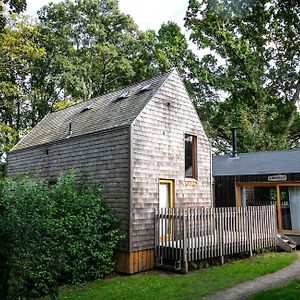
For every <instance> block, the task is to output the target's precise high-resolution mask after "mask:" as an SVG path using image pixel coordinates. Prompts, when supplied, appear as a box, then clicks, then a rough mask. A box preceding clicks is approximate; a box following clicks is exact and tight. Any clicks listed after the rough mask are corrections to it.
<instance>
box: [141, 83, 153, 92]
mask: <svg viewBox="0 0 300 300" xmlns="http://www.w3.org/2000/svg"><path fill="white" fill-rule="evenodd" d="M151 85H152V83H148V84H146V85H144V86H142V87H141V88H140V90H139V92H140V93H141V92H146V91H149V90H150V88H151Z"/></svg>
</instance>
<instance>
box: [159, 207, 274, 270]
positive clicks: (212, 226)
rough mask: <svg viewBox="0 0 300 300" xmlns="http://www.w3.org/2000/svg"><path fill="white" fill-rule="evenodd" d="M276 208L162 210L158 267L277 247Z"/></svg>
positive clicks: (181, 266) (182, 266)
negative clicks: (170, 263) (164, 264)
mask: <svg viewBox="0 0 300 300" xmlns="http://www.w3.org/2000/svg"><path fill="white" fill-rule="evenodd" d="M276 228H277V227H276V208H275V206H274V205H272V206H256V207H245V208H243V207H229V208H196V209H176V208H175V209H174V208H173V209H161V211H156V212H155V256H156V263H157V264H158V265H160V264H163V263H164V262H165V261H166V260H171V261H174V264H175V268H176V269H181V270H183V271H184V272H187V271H188V262H190V261H197V260H203V259H209V258H217V257H220V258H221V259H223V257H224V256H225V255H232V254H237V253H243V252H249V253H250V255H251V254H252V251H254V250H258V249H261V248H267V247H274V246H275V243H276V234H277V229H276Z"/></svg>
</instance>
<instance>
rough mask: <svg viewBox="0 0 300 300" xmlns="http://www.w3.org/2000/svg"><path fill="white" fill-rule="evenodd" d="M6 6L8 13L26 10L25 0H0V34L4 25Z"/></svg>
mask: <svg viewBox="0 0 300 300" xmlns="http://www.w3.org/2000/svg"><path fill="white" fill-rule="evenodd" d="M6 6H8V12H9V13H20V12H22V11H24V10H25V9H26V0H0V33H1V32H2V30H3V28H4V27H5V24H6V18H5V16H4V11H5V7H6Z"/></svg>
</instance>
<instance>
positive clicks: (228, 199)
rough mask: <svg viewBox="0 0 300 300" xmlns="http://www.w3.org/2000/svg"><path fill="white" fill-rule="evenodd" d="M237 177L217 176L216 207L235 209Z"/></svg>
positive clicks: (215, 179) (215, 180) (215, 187)
mask: <svg viewBox="0 0 300 300" xmlns="http://www.w3.org/2000/svg"><path fill="white" fill-rule="evenodd" d="M235 180H236V179H235V176H216V177H215V178H214V183H215V184H214V189H215V190H214V192H215V206H216V207H234V206H236V202H235Z"/></svg>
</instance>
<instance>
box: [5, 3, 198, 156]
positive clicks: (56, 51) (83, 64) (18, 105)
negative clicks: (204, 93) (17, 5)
mask: <svg viewBox="0 0 300 300" xmlns="http://www.w3.org/2000/svg"><path fill="white" fill-rule="evenodd" d="M195 61H196V57H195V56H194V55H193V53H192V52H191V51H190V50H189V49H188V43H187V41H186V38H185V36H184V35H183V34H182V33H181V31H180V28H179V26H178V25H176V24H175V23H172V22H170V23H167V24H163V25H162V27H161V29H160V30H159V32H158V33H156V32H155V31H151V30H148V31H145V32H143V31H140V30H139V29H138V27H137V25H136V24H135V23H134V21H133V19H132V18H131V17H130V16H128V15H125V14H123V13H122V12H120V10H119V7H118V2H117V1H116V0H103V1H99V0H91V1H83V0H76V1H75V2H73V1H68V0H67V1H65V2H60V3H57V4H54V3H50V4H49V5H47V6H45V7H43V8H42V9H41V10H40V11H39V20H38V21H37V22H33V21H31V20H29V19H26V18H24V17H16V16H10V17H8V22H7V26H6V28H5V29H4V31H3V34H2V36H1V39H0V113H1V115H0V124H1V125H0V141H1V142H2V146H1V147H0V156H1V155H2V154H3V153H5V152H7V151H9V150H10V149H11V148H12V147H13V145H15V143H16V142H17V141H18V140H19V138H20V136H22V135H24V134H25V133H27V132H28V130H30V129H31V128H32V127H34V126H35V125H36V124H37V123H38V122H39V121H40V120H41V119H42V118H43V117H44V116H45V115H46V114H47V113H49V112H51V111H54V110H58V109H62V108H65V107H67V106H70V105H73V104H74V103H77V102H80V101H86V100H89V99H91V98H92V97H97V96H101V95H103V94H105V93H107V92H109V91H112V90H115V89H118V88H121V87H123V86H127V85H130V84H131V83H134V82H137V81H141V80H144V79H146V78H149V77H151V76H155V75H157V74H158V73H159V72H163V71H166V70H167V69H169V68H171V67H177V68H178V69H179V71H180V72H181V73H182V74H183V75H184V78H185V82H186V86H187V88H188V89H189V91H192V90H193V86H192V85H191V84H190V81H189V76H190V75H189V74H190V73H191V72H190V71H189V70H190V68H191V66H193V65H197V63H195Z"/></svg>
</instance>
